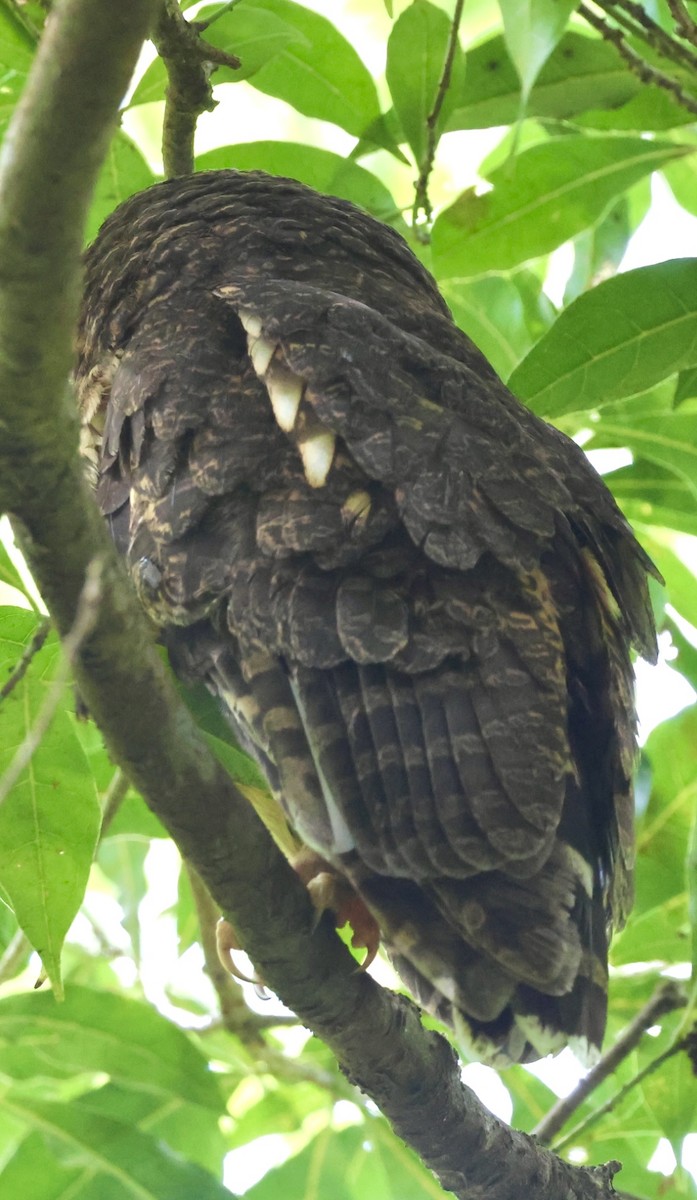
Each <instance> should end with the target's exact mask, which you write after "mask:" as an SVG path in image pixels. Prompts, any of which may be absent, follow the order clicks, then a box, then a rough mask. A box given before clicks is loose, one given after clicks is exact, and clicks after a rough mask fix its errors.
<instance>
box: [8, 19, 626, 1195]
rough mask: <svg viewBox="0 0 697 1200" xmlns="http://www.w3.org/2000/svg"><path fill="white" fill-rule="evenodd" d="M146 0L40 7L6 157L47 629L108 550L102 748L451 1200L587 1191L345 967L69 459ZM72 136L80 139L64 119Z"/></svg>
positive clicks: (100, 633) (13, 295)
mask: <svg viewBox="0 0 697 1200" xmlns="http://www.w3.org/2000/svg"><path fill="white" fill-rule="evenodd" d="M154 15H155V5H154V3H153V2H152V0H120V3H119V4H118V5H115V4H113V3H112V2H111V0H62V2H59V3H58V4H57V5H56V7H55V10H54V12H53V15H52V18H51V20H50V22H49V23H48V29H47V31H46V36H45V37H44V39H43V40H42V44H41V47H40V50H39V54H38V57H37V61H36V63H35V67H34V69H33V71H32V73H31V76H30V82H29V85H28V87H27V91H26V94H25V97H24V99H23V101H22V103H21V104H20V106H19V107H18V109H17V112H16V114H15V118H14V120H13V123H12V127H11V130H10V132H9V134H8V140H7V149H6V153H5V155H4V159H3V164H2V166H3V169H2V173H1V174H0V263H1V264H2V271H1V273H0V398H1V402H2V405H3V412H2V421H3V438H2V442H1V444H0V502H4V504H5V505H6V506H7V507H8V508H9V509H10V510H11V511H12V512H14V514H15V516H16V518H18V519H19V520H21V523H22V526H23V529H24V547H25V551H26V553H27V556H28V558H29V561H30V565H31V567H32V569H33V571H34V573H35V576H36V578H37V581H38V583H39V585H40V587H41V589H42V592H43V594H44V596H45V598H46V600H47V603H48V605H49V607H50V609H51V612H52V614H53V616H54V619H55V621H56V625H57V627H58V630H59V632H60V633H61V634H62V635H63V636H65V634H66V633H67V632H68V631H69V629H70V628H71V627H72V625H73V622H74V619H75V611H76V606H77V602H78V598H79V595H80V592H81V589H82V585H83V581H84V578H85V573H86V570H87V567H88V565H89V563H90V562H91V561H92V560H93V559H94V557H95V555H98V556H99V557H100V560H101V561H103V564H104V566H103V573H102V583H103V591H102V600H101V603H100V607H99V611H98V613H97V620H96V624H95V628H94V630H93V631H92V633H91V634H90V635H89V636H88V637H87V638H86V639H85V641H84V642H82V644H81V645H80V647H79V650H78V653H77V658H76V663H75V670H76V675H77V681H78V685H79V687H80V690H81V692H82V694H83V696H84V698H85V701H86V703H87V705H88V707H89V710H90V712H91V713H92V714H93V716H94V717H95V719H96V720H97V722H98V723H99V725H100V727H101V728H102V730H103V733H104V736H105V740H106V743H107V746H108V748H109V751H110V753H111V754H112V756H113V758H114V760H115V762H117V763H118V764H119V765H120V766H121V767H122V769H123V770H124V771H125V772H126V774H127V775H129V777H130V778H131V780H132V781H133V783H134V785H135V786H136V787H138V788H139V789H140V790H141V792H142V793H143V795H144V796H145V797H146V798H147V801H148V803H149V805H150V807H151V808H152V809H153V810H154V811H155V812H156V813H157V814H158V815H159V817H160V818H161V820H162V821H163V823H164V824H165V825H166V827H167V828H168V830H169V832H170V833H171V835H172V837H173V838H174V839H175V841H176V842H177V843H178V845H179V847H180V849H181V851H182V853H183V854H184V855H185V856H186V857H188V858H189V859H190V860H191V862H192V863H193V864H194V866H195V867H196V870H197V871H198V872H199V874H200V875H201V877H202V878H203V880H204V881H205V883H206V886H207V887H208V890H209V891H210V893H211V895H212V896H213V897H214V899H215V901H216V903H217V904H218V905H219V906H220V908H221V909H222V911H223V912H224V913H225V915H226V916H227V917H228V918H229V919H230V920H231V922H232V923H233V925H234V927H235V928H236V929H237V930H238V931H239V933H240V936H241V937H242V939H243V941H244V944H245V947H246V948H247V950H248V952H249V954H250V956H251V957H252V959H253V960H254V962H255V963H256V965H257V967H258V969H259V971H260V972H261V973H262V975H263V977H264V979H265V980H266V981H267V982H268V985H269V986H270V987H271V988H273V989H274V990H275V991H276V992H277V993H278V994H279V996H280V997H281V998H282V999H283V1001H284V1002H285V1003H286V1004H287V1005H288V1007H290V1008H291V1009H293V1010H294V1011H295V1012H296V1013H297V1014H298V1016H299V1017H300V1019H301V1020H302V1021H303V1022H304V1023H305V1024H306V1025H307V1026H308V1027H309V1028H311V1029H313V1030H314V1031H315V1032H316V1033H317V1034H318V1035H319V1036H320V1037H321V1038H323V1039H324V1040H325V1041H326V1042H327V1044H328V1045H329V1046H330V1047H331V1049H332V1050H333V1051H334V1053H335V1055H336V1056H337V1058H338V1060H339V1062H340V1064H341V1065H342V1068H343V1069H344V1071H345V1073H346V1075H347V1076H348V1077H349V1078H350V1079H351V1080H352V1081H353V1082H354V1083H355V1084H356V1085H357V1086H359V1087H360V1088H361V1089H362V1090H363V1091H365V1092H366V1093H367V1094H368V1095H370V1096H371V1097H372V1098H373V1099H374V1100H375V1101H376V1103H377V1104H378V1105H379V1106H380V1107H381V1108H382V1111H383V1112H384V1113H385V1115H386V1116H387V1118H388V1119H389V1120H390V1121H391V1122H392V1124H393V1126H394V1128H395V1129H396V1131H397V1132H398V1133H399V1134H400V1135H401V1136H402V1137H403V1138H404V1140H405V1141H407V1142H408V1143H409V1144H410V1145H411V1146H412V1147H413V1148H414V1149H415V1150H416V1152H417V1153H418V1154H420V1155H421V1157H422V1159H423V1160H424V1162H425V1163H426V1164H427V1165H428V1166H429V1167H430V1168H431V1169H432V1170H433V1171H434V1172H435V1173H436V1175H437V1176H438V1177H439V1179H440V1180H441V1183H442V1184H443V1186H444V1187H445V1188H448V1189H450V1190H452V1191H453V1192H455V1194H456V1195H457V1196H458V1197H460V1198H461V1200H465V1198H466V1200H484V1197H486V1200H514V1198H516V1200H517V1198H518V1197H519V1196H520V1194H521V1192H528V1193H529V1194H530V1195H532V1196H535V1197H536V1200H597V1198H599V1197H609V1196H611V1195H612V1194H613V1193H612V1182H611V1181H612V1177H613V1175H614V1174H615V1172H616V1170H617V1169H618V1164H617V1163H611V1164H608V1165H607V1166H606V1167H601V1168H595V1169H584V1168H574V1167H571V1166H569V1165H568V1164H565V1163H563V1162H561V1160H559V1159H558V1158H556V1157H555V1156H554V1155H553V1154H551V1153H550V1152H549V1151H547V1150H544V1149H542V1148H540V1147H538V1146H537V1145H536V1144H535V1143H534V1141H533V1139H531V1138H530V1137H528V1136H526V1135H524V1134H520V1133H517V1132H514V1131H512V1130H511V1129H509V1128H508V1127H507V1126H506V1125H504V1124H503V1122H501V1121H499V1120H497V1119H496V1118H495V1117H493V1116H492V1115H491V1114H490V1113H488V1112H487V1111H486V1109H484V1108H483V1106H482V1105H481V1104H480V1102H479V1101H478V1100H477V1098H476V1097H475V1096H474V1094H473V1093H472V1092H471V1091H470V1090H469V1089H468V1088H465V1087H464V1086H463V1085H462V1082H461V1080H460V1071H459V1065H458V1062H457V1059H456V1056H455V1053H454V1051H453V1050H452V1048H451V1046H450V1045H449V1044H448V1042H447V1041H445V1039H444V1038H442V1037H440V1036H439V1035H438V1034H436V1033H433V1032H429V1031H427V1030H425V1029H424V1028H423V1027H422V1025H421V1023H420V1020H419V1015H418V1012H417V1009H416V1007H415V1006H414V1005H413V1004H411V1003H410V1002H409V1001H408V1000H406V999H404V998H403V997H399V996H394V995H392V994H390V993H388V992H386V991H383V990H382V989H381V988H379V987H378V985H377V984H376V983H375V982H374V981H373V980H372V979H371V978H370V977H369V976H367V975H366V974H364V973H361V972H356V970H355V964H354V961H353V959H352V958H351V956H350V954H349V953H348V951H347V950H346V949H345V947H344V946H343V945H342V943H341V942H340V940H339V939H338V937H337V936H336V934H335V932H334V930H333V928H332V925H331V921H330V920H329V919H324V920H323V921H321V922H320V924H319V925H316V919H315V917H316V914H315V911H314V909H313V907H312V905H311V903H310V900H309V898H308V895H307V892H306V891H305V889H304V888H303V886H302V885H301V884H300V882H299V880H298V879H297V877H296V875H295V874H294V872H293V870H292V869H291V867H290V866H289V865H288V863H287V862H286V860H285V859H284V858H283V856H282V855H281V854H280V852H279V851H278V849H277V848H276V846H275V845H274V843H273V841H272V839H271V838H270V837H269V836H268V834H267V832H266V830H265V829H264V827H263V825H262V824H261V822H260V821H259V819H258V818H257V816H256V814H255V813H254V811H253V810H252V809H251V807H250V806H249V804H248V803H247V802H246V801H245V800H244V798H243V797H242V796H241V795H240V793H239V792H238V791H237V789H236V788H235V787H234V785H233V783H232V781H231V779H230V778H229V776H228V775H227V774H226V773H225V772H224V770H223V769H222V767H221V766H220V765H219V764H218V762H217V761H216V760H215V759H214V758H213V757H212V756H211V754H210V752H209V751H208V748H207V746H206V744H205V741H204V739H203V737H202V735H201V734H200V733H199V731H198V730H197V729H196V727H195V725H194V723H193V720H192V718H191V717H190V715H189V713H188V711H187V710H186V709H185V707H184V706H183V704H182V703H181V702H180V701H179V699H178V697H177V695H176V691H175V689H174V687H173V685H172V683H171V681H170V679H169V677H168V676H167V675H166V672H165V670H164V667H163V666H162V664H161V662H160V660H159V658H158V657H157V655H156V654H155V653H154V651H153V647H152V644H151V631H150V629H149V627H148V625H147V623H146V620H145V618H144V616H143V613H142V612H141V611H140V609H139V606H138V604H137V602H136V600H135V597H134V595H133V593H132V591H131V589H130V587H129V586H128V584H127V581H126V577H125V572H124V570H123V568H122V566H121V565H120V564H119V563H118V562H117V561H116V557H115V554H114V552H113V550H112V549H111V548H110V546H109V544H108V538H107V535H106V531H105V529H104V527H103V523H102V520H101V517H100V515H99V513H98V512H97V509H96V506H95V505H94V503H93V502H91V500H90V498H89V497H88V494H87V489H86V485H85V483H84V481H83V476H82V470H81V467H80V465H79V463H78V458H77V421H76V416H75V413H74V411H73V406H72V400H71V398H70V397H69V396H68V394H67V391H66V387H65V380H66V378H67V375H68V370H69V366H70V359H71V345H72V336H73V327H74V323H75V317H76V310H77V298H78V291H79V253H80V242H81V234H82V228H83V223H84V219H85V215H86V211H87V206H88V203H89V196H90V192H91V189H92V186H93V184H94V181H95V178H96V174H97V171H98V168H99V164H100V162H101V160H102V157H103V155H104V153H105V151H106V148H107V144H108V139H109V135H110V133H111V131H112V129H113V127H114V120H115V113H116V111H117V107H118V103H119V100H120V99H121V96H122V95H123V93H124V91H125V89H126V86H127V83H128V79H129V76H130V73H131V70H132V68H133V65H134V63H135V60H136V56H137V53H138V50H139V47H140V43H141V40H142V38H143V37H144V36H145V34H146V33H147V31H148V28H149V23H150V20H151V18H152V17H153V16H154ZM76 130H79V131H80V136H79V137H76V136H75V131H76Z"/></svg>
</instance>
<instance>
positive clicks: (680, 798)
mask: <svg viewBox="0 0 697 1200" xmlns="http://www.w3.org/2000/svg"><path fill="white" fill-rule="evenodd" d="M645 753H646V756H647V758H648V760H649V762H650V763H651V769H652V773H653V786H652V790H651V798H650V800H649V804H648V807H647V809H646V812H645V813H644V814H643V816H642V818H641V821H640V822H639V824H638V828H637V869H636V893H637V911H638V912H644V911H646V910H647V909H651V908H656V907H658V906H659V905H661V904H663V903H664V902H665V901H667V900H671V899H673V898H675V897H680V896H682V895H683V894H684V892H685V853H686V846H687V838H688V834H689V831H690V827H691V821H692V816H693V813H694V809H695V804H697V706H695V705H693V706H692V707H690V708H687V709H685V710H684V711H683V712H681V713H678V715H677V716H676V717H672V718H671V720H670V721H664V722H663V724H662V725H659V726H658V727H657V728H656V729H654V731H653V733H652V734H651V736H650V737H649V739H648V741H647V743H646V747H645ZM685 957H686V958H688V957H689V950H687V952H686V955H685Z"/></svg>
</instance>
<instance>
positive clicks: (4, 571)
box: [0, 541, 26, 595]
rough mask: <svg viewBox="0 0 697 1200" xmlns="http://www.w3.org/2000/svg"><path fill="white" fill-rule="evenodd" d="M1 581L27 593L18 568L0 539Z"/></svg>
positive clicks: (23, 593) (24, 593)
mask: <svg viewBox="0 0 697 1200" xmlns="http://www.w3.org/2000/svg"><path fill="white" fill-rule="evenodd" d="M0 583H4V584H7V586H8V587H12V588H16V589H17V591H18V592H21V593H22V595H26V588H25V586H24V582H23V580H22V577H21V575H20V573H19V571H18V570H17V568H16V566H15V564H14V563H13V561H12V559H11V558H10V556H9V554H8V553H7V548H6V547H5V545H4V543H3V542H2V541H0Z"/></svg>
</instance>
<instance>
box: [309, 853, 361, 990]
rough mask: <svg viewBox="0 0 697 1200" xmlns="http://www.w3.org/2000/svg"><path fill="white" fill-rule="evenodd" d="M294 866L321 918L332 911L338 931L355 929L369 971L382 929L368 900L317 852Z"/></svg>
mask: <svg viewBox="0 0 697 1200" xmlns="http://www.w3.org/2000/svg"><path fill="white" fill-rule="evenodd" d="M291 865H292V867H293V869H294V870H295V871H296V872H297V874H298V875H299V876H300V878H301V879H302V881H303V883H304V884H305V887H306V888H307V890H308V892H309V893H310V899H311V900H312V903H313V905H314V907H315V908H316V910H317V919H318V920H319V918H320V917H321V916H322V913H323V912H325V911H326V910H327V909H328V910H329V911H330V912H331V913H333V914H334V924H335V926H336V928H337V929H342V928H343V926H344V925H350V926H351V930H352V933H353V936H352V938H351V945H352V946H353V948H354V950H358V949H363V948H365V949H366V950H367V951H368V953H367V954H366V956H365V958H364V959H363V962H362V963H361V970H362V971H366V970H367V969H368V967H369V966H370V964H371V963H372V962H373V960H374V958H375V956H376V954H377V952H378V950H379V949H380V929H379V927H378V923H377V921H376V920H375V917H374V916H373V914H372V913H371V911H370V909H369V908H368V906H367V905H366V903H365V901H364V900H362V899H361V897H360V896H359V895H358V892H357V891H356V890H355V888H354V887H352V886H351V884H350V883H349V881H348V879H347V878H346V876H345V875H342V874H341V872H340V871H337V869H336V867H333V866H332V865H331V863H328V862H327V860H326V859H325V858H322V857H321V855H319V854H317V853H315V851H314V850H307V849H305V850H301V851H300V854H298V855H296V857H295V858H294V859H293V860H292V863H291Z"/></svg>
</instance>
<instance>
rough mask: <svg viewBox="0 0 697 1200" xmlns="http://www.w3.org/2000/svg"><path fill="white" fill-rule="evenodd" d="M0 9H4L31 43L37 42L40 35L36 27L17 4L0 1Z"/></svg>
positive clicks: (12, 0)
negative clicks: (20, 27)
mask: <svg viewBox="0 0 697 1200" xmlns="http://www.w3.org/2000/svg"><path fill="white" fill-rule="evenodd" d="M0 9H4V10H5V12H7V13H9V14H10V16H11V17H12V18H13V19H14V20H15V21H16V22H17V24H18V25H21V26H22V29H23V30H24V32H25V33H26V34H27V36H28V37H30V38H31V40H32V41H33V42H38V40H39V38H40V36H41V34H40V32H39V30H38V29H37V28H36V25H35V24H34V22H33V21H32V20H30V18H29V17H28V16H27V14H26V13H24V12H22V9H21V8H20V6H19V4H17V3H16V2H15V0H0Z"/></svg>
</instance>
